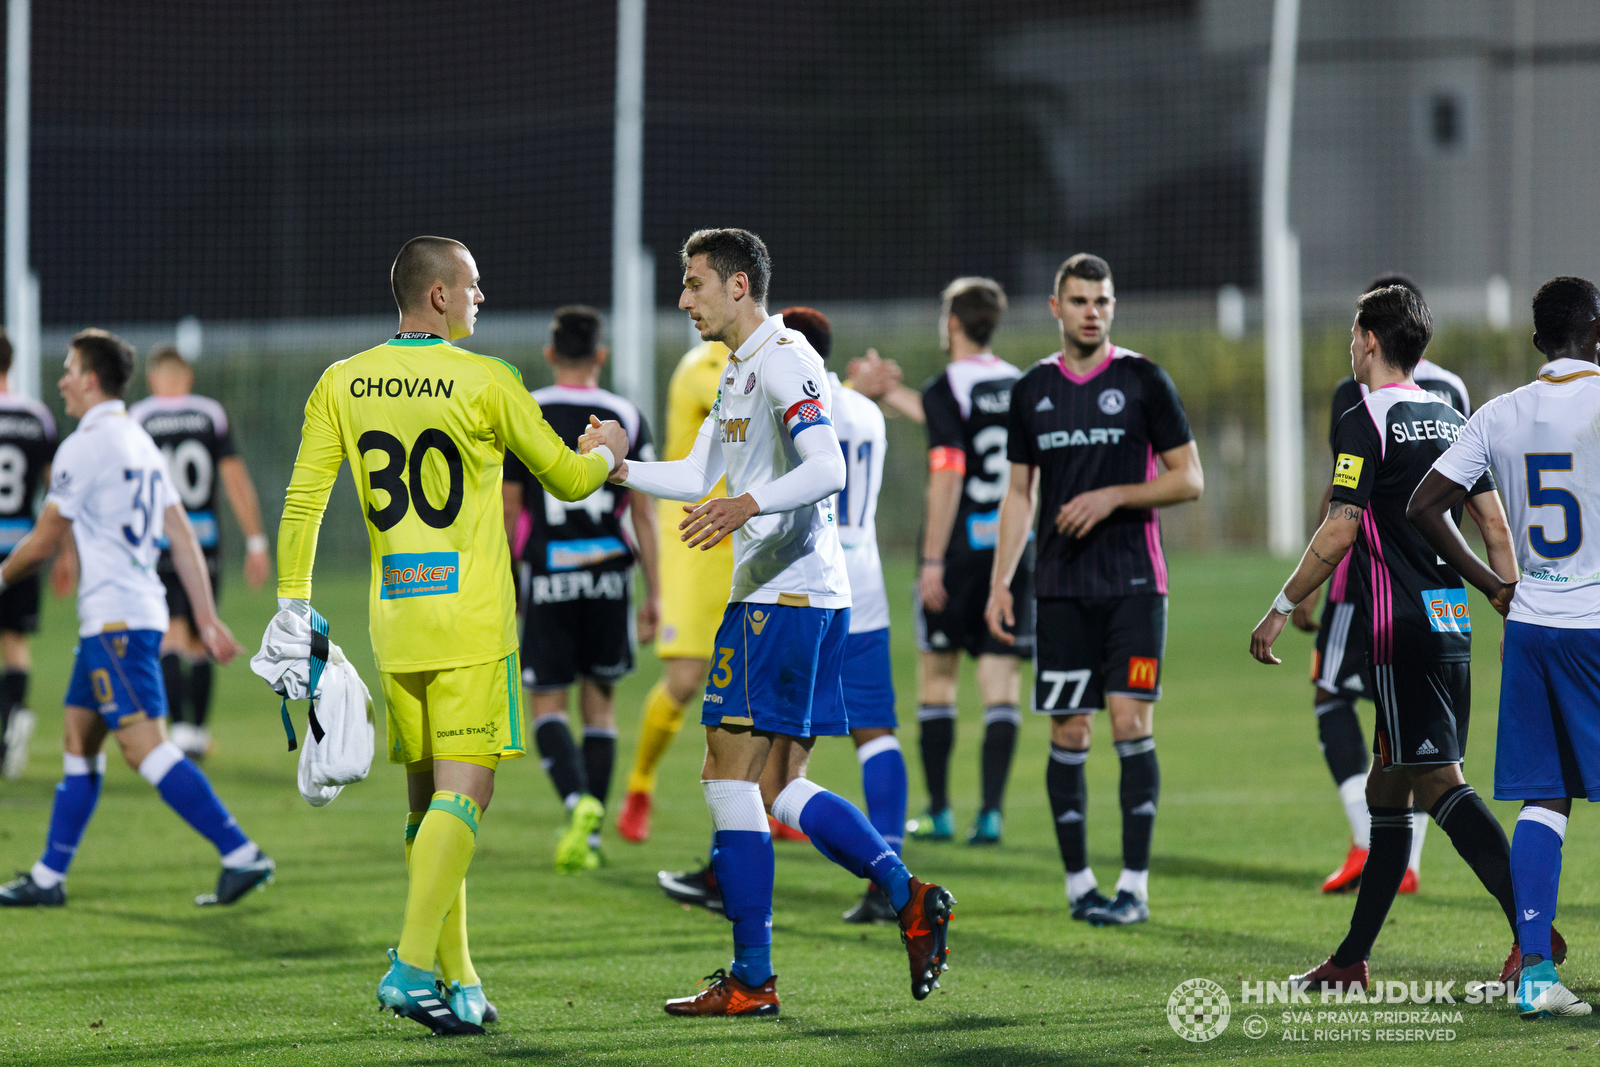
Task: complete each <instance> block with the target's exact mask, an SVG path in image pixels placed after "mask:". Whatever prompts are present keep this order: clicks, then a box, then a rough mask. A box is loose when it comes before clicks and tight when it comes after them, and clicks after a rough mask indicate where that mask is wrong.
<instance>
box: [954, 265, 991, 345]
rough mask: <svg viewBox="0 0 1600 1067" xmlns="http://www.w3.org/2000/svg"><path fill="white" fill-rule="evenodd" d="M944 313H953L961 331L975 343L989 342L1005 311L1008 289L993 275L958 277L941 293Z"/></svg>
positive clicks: (983, 343) (984, 343)
mask: <svg viewBox="0 0 1600 1067" xmlns="http://www.w3.org/2000/svg"><path fill="white" fill-rule="evenodd" d="M940 299H941V300H942V301H943V303H944V314H945V315H946V316H950V315H954V316H955V317H956V321H957V322H959V323H961V332H962V333H964V334H966V335H967V340H969V341H971V342H972V343H973V344H975V345H986V344H988V343H989V338H991V337H993V336H994V332H995V330H997V329H999V328H1000V316H1002V315H1004V314H1005V313H1006V291H1005V290H1004V289H1002V288H1000V283H999V282H997V281H995V280H994V279H993V278H957V279H956V280H955V281H953V282H951V283H950V284H949V285H947V286H945V287H944V292H943V293H941V294H940Z"/></svg>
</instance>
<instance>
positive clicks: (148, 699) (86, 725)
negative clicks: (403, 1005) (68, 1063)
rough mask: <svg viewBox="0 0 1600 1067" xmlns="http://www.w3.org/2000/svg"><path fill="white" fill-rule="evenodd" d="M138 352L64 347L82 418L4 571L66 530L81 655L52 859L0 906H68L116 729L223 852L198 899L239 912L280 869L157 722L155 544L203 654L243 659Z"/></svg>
mask: <svg viewBox="0 0 1600 1067" xmlns="http://www.w3.org/2000/svg"><path fill="white" fill-rule="evenodd" d="M132 376H133V349H132V348H131V347H129V345H128V344H127V343H126V342H125V341H123V340H122V339H121V338H119V337H117V336H116V335H114V334H110V333H107V332H106V331H104V330H84V331H82V332H80V333H79V334H77V335H76V336H75V337H73V339H72V342H71V344H70V345H69V347H68V349H67V361H66V369H65V371H64V372H63V373H62V375H61V381H60V383H59V388H60V389H61V398H62V399H63V400H64V401H65V402H66V409H67V414H68V415H71V416H73V417H74V418H77V419H80V420H81V421H80V422H79V423H78V428H77V429H76V430H75V431H73V432H72V434H70V435H69V436H68V437H67V439H66V440H65V441H63V442H61V448H60V450H59V451H58V452H57V453H56V457H55V462H54V464H53V466H52V469H51V474H50V493H49V495H48V496H47V497H46V498H45V505H44V510H43V511H42V512H41V513H40V515H39V521H38V523H37V524H36V525H35V526H34V528H33V529H32V530H30V531H29V532H28V533H27V535H26V536H24V537H23V538H22V540H21V541H20V542H18V543H17V545H16V547H15V548H13V549H12V550H11V554H10V555H9V556H8V557H7V558H6V560H5V562H4V563H3V564H0V590H3V589H7V588H9V587H10V586H12V585H13V584H14V583H17V582H21V581H23V580H24V579H25V578H27V577H28V576H29V575H30V574H33V573H34V572H35V571H37V570H38V569H39V567H40V566H41V565H42V564H43V563H44V562H45V561H46V560H48V559H50V558H51V557H52V556H53V555H54V554H55V552H56V549H57V548H58V547H59V546H60V545H61V543H62V541H63V540H64V539H65V538H66V537H67V536H68V532H69V530H70V532H71V536H72V537H73V539H74V541H75V542H76V545H77V550H78V555H79V557H80V559H81V566H82V573H81V576H80V578H79V581H78V651H77V659H76V662H75V663H74V664H73V668H72V680H71V681H70V682H69V683H68V684H67V695H66V700H65V705H66V707H65V709H64V713H63V723H62V725H63V743H64V748H65V750H66V751H65V755H64V756H63V757H62V765H63V774H62V779H61V784H60V785H58V786H56V797H55V806H54V807H53V809H52V810H51V813H50V830H49V834H48V837H47V838H46V842H45V850H44V854H43V855H42V856H40V857H39V862H37V863H35V864H34V865H33V868H32V870H30V871H28V872H27V873H25V874H22V875H20V876H19V877H18V878H17V879H16V880H15V881H12V882H9V883H7V884H6V885H5V886H3V887H0V905H3V906H7V907H39V906H46V907H48V906H59V905H62V904H65V903H66V902H67V894H66V879H67V868H68V866H69V864H71V862H72V858H73V856H74V854H75V853H76V852H77V851H78V843H79V841H81V840H82V838H83V831H84V828H85V827H87V826H88V825H89V818H90V817H91V816H92V815H93V814H94V809H95V805H96V803H97V802H98V801H99V799H100V784H101V781H102V779H103V778H104V776H105V768H106V757H105V753H104V752H102V751H101V745H102V744H104V742H105V739H106V735H107V734H108V733H109V734H113V735H114V736H115V737H116V739H117V745H118V747H119V748H121V749H122V756H123V758H124V759H126V760H127V761H128V766H130V767H133V768H134V769H135V770H137V771H138V772H139V775H140V777H142V778H143V779H144V780H145V781H147V782H149V783H150V784H151V785H153V786H155V788H156V791H157V792H159V793H160V794H161V799H162V800H164V801H166V802H167V803H168V804H169V805H171V807H172V809H173V810H174V811H176V812H177V813H178V814H179V815H181V816H182V817H183V818H184V820H185V821H187V822H188V823H189V825H190V826H192V827H194V828H195V829H196V830H197V831H199V833H200V834H201V835H202V836H204V837H205V838H206V840H208V841H210V842H211V843H212V844H213V845H215V846H216V849H217V851H218V852H219V853H221V854H222V872H221V874H219V875H218V876H217V888H216V892H215V893H214V894H208V895H206V896H202V897H199V898H197V899H196V900H195V903H197V904H232V903H233V902H234V901H236V900H238V899H239V898H240V897H241V896H243V895H244V894H245V893H246V892H248V891H249V890H251V889H254V888H255V887H256V886H258V885H262V884H263V883H265V882H268V881H270V880H271V878H272V872H273V869H274V866H273V862H272V860H271V859H270V858H268V857H267V855H266V854H265V853H263V852H262V851H261V849H260V848H258V847H257V846H256V844H255V842H253V841H251V840H250V839H249V838H248V837H246V836H245V834H244V832H243V831H242V830H240V829H239V824H238V822H237V821H235V819H234V817H233V816H232V815H231V814H229V812H228V809H227V808H225V807H223V804H222V801H220V800H218V799H217V794H216V793H215V792H213V791H212V788H211V783H210V782H209V781H207V780H206V776H205V774H203V773H202V772H201V770H200V768H199V767H197V766H195V764H194V763H193V762H192V761H191V760H190V759H189V758H188V757H187V756H185V755H184V754H183V751H182V750H181V749H179V748H178V746H177V745H174V744H173V743H172V742H171V741H169V740H167V736H166V730H165V729H164V728H163V725H164V724H163V722H162V720H163V719H165V718H166V714H167V694H166V689H165V688H164V687H163V685H162V683H161V666H160V655H159V653H160V648H161V633H162V631H163V630H165V629H166V628H167V601H166V593H165V591H164V590H163V589H162V586H161V579H160V578H158V577H157V576H156V571H155V567H156V557H157V556H158V555H159V554H160V549H159V548H158V547H157V541H158V540H160V539H162V538H163V537H164V538H165V539H166V540H167V541H168V542H169V543H170V544H171V547H172V560H173V566H174V567H175V568H176V569H177V572H178V576H179V578H180V579H181V580H182V582H183V584H184V589H185V591H186V592H187V593H188V594H189V601H190V603H191V604H192V605H193V606H194V609H195V627H196V632H197V633H198V634H199V637H200V640H201V641H203V642H205V646H206V649H207V650H208V651H209V652H210V653H211V654H212V655H213V656H215V657H216V658H217V659H218V660H220V661H222V662H223V663H227V662H228V661H229V660H231V659H233V657H234V656H236V655H237V654H239V653H240V652H242V651H243V649H242V648H240V647H239V643H238V642H237V641H235V640H234V639H233V634H232V633H230V632H229V631H228V627H227V625H226V624H224V623H223V622H222V620H221V619H219V618H217V606H216V601H215V600H213V599H212V596H211V584H210V579H209V577H208V576H207V574H206V564H205V557H204V556H203V555H202V553H201V551H200V544H199V541H198V540H197V539H196V537H195V534H194V529H193V528H192V527H191V526H190V525H189V520H188V518H187V516H186V515H185V514H184V510H183V505H182V504H181V503H180V502H179V501H178V499H177V495H176V494H175V493H174V492H173V490H172V487H171V486H170V485H168V484H167V464H166V461H165V460H164V459H163V458H162V456H161V452H160V451H159V450H158V449H157V448H156V446H155V443H154V442H153V441H151V440H150V435H149V434H147V433H145V432H144V430H142V429H140V428H139V424H138V423H136V422H134V421H133V420H132V419H130V418H128V414H127V409H126V408H125V407H124V406H123V403H122V394H123V391H124V390H125V389H126V388H127V386H128V379H129V378H131V377H132Z"/></svg>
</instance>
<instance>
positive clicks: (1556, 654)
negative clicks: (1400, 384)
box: [1362, 277, 1600, 1018]
mask: <svg viewBox="0 0 1600 1067" xmlns="http://www.w3.org/2000/svg"><path fill="white" fill-rule="evenodd" d="M1533 331H1534V332H1533V343H1534V347H1536V348H1538V350H1539V351H1540V352H1541V353H1542V354H1543V355H1544V357H1545V359H1546V360H1548V362H1547V363H1545V364H1544V366H1542V367H1540V368H1539V374H1538V377H1536V378H1535V379H1534V380H1533V381H1532V382H1530V383H1529V384H1527V385H1524V386H1523V387H1522V388H1520V389H1517V390H1515V391H1513V392H1510V393H1506V394H1504V395H1502V396H1499V397H1497V398H1495V399H1494V400H1491V401H1490V402H1489V403H1487V404H1485V405H1484V406H1483V407H1482V408H1481V409H1479V411H1478V413H1477V414H1476V415H1474V416H1473V417H1472V418H1471V419H1470V420H1469V421H1468V422H1467V424H1466V426H1465V428H1464V429H1462V430H1461V431H1460V434H1459V437H1458V438H1457V439H1456V440H1455V442H1454V443H1453V444H1452V445H1451V446H1450V448H1449V450H1448V451H1446V452H1445V453H1444V455H1443V456H1441V457H1439V459H1438V460H1437V461H1436V462H1435V463H1434V464H1433V469H1432V470H1431V471H1429V472H1428V473H1427V475H1426V477H1424V478H1423V479H1422V484H1421V485H1419V486H1418V487H1417V490H1416V492H1415V493H1414V494H1413V495H1412V497H1411V504H1410V509H1409V513H1410V516H1411V521H1412V522H1413V523H1414V524H1415V526H1416V528H1417V530H1418V531H1420V533H1421V534H1422V536H1423V537H1425V538H1426V539H1427V544H1428V547H1429V550H1430V551H1432V552H1436V553H1438V554H1439V556H1440V557H1442V558H1443V559H1444V560H1445V562H1446V563H1448V564H1449V565H1450V567H1451V568H1453V569H1454V571H1455V572H1456V573H1459V574H1460V575H1461V577H1462V578H1465V579H1466V580H1467V581H1469V582H1471V583H1472V584H1473V585H1474V586H1476V587H1477V588H1478V589H1480V590H1482V592H1483V594H1484V595H1485V596H1487V597H1489V602H1490V604H1491V605H1493V606H1494V609H1495V610H1496V611H1498V612H1500V614H1502V615H1504V616H1505V617H1506V622H1505V639H1504V645H1503V651H1504V657H1503V667H1502V670H1501V675H1500V728H1499V729H1500V732H1499V736H1498V738H1497V739H1496V751H1495V768H1494V795H1495V799H1496V800H1520V801H1522V802H1523V808H1522V811H1521V813H1520V814H1519V815H1518V816H1517V826H1516V832H1515V833H1514V835H1513V836H1512V840H1511V881H1512V883H1513V885H1514V887H1515V895H1516V908H1517V910H1516V913H1515V915H1516V922H1515V928H1516V935H1517V942H1518V944H1517V945H1516V946H1513V949H1512V951H1513V955H1514V956H1515V955H1516V954H1517V953H1518V952H1519V951H1520V953H1521V955H1520V958H1519V959H1517V961H1516V962H1517V963H1519V964H1520V968H1521V982H1520V983H1519V985H1518V988H1517V1007H1518V1010H1519V1011H1520V1013H1521V1014H1522V1016H1523V1017H1524V1018H1538V1017H1541V1016H1544V1015H1587V1014H1589V1012H1590V1006H1589V1005H1588V1004H1586V1003H1584V1002H1583V1001H1581V1000H1579V999H1578V998H1577V997H1576V996H1574V995H1573V994H1572V993H1571V992H1570V991H1569V990H1568V989H1567V988H1566V987H1565V986H1564V985H1562V984H1561V979H1560V977H1559V976H1558V975H1557V973H1556V968H1555V965H1556V964H1557V963H1560V962H1561V960H1562V956H1563V955H1564V949H1565V946H1564V945H1563V944H1562V943H1561V941H1560V938H1559V937H1558V936H1556V935H1555V932H1554V931H1553V930H1552V929H1551V926H1550V921H1551V920H1552V919H1554V918H1555V914H1556V899H1557V891H1558V889H1559V887H1560V884H1561V846H1562V843H1563V841H1564V840H1565V838H1566V832H1567V817H1568V816H1569V815H1570V814H1571V811H1572V799H1571V798H1573V797H1586V798H1588V799H1589V800H1596V799H1600V736H1597V734H1596V728H1597V727H1596V724H1597V723H1600V705H1597V702H1596V696H1595V678H1596V677H1597V676H1600V539H1596V538H1594V537H1592V536H1591V537H1588V538H1586V537H1585V536H1584V533H1585V530H1584V514H1583V505H1584V503H1585V502H1586V501H1592V500H1593V489H1592V486H1593V484H1594V483H1593V482H1592V481H1591V480H1590V477H1591V476H1590V473H1589V472H1591V471H1594V470H1595V469H1597V468H1600V439H1596V437H1595V434H1594V427H1595V426H1596V425H1597V424H1600V368H1597V367H1596V366H1595V364H1596V363H1597V362H1600V290H1596V288H1595V286H1594V284H1593V283H1592V282H1590V281H1588V280H1587V279H1584V278H1573V277H1561V278H1554V279H1552V280H1550V281H1548V282H1546V283H1545V284H1544V285H1543V286H1541V287H1540V289H1539V292H1538V293H1537V294H1536V295H1535V296H1534V298H1533ZM1490 470H1493V472H1494V478H1495V480H1496V481H1498V482H1499V484H1500V486H1501V487H1502V489H1503V490H1504V491H1505V496H1506V500H1507V501H1508V503H1509V506H1510V508H1511V531H1512V538H1513V545H1514V551H1515V554H1516V563H1510V562H1506V561H1505V560H1503V559H1500V558H1497V556H1496V554H1495V552H1494V548H1495V547H1496V546H1493V545H1489V544H1488V542H1487V541H1486V542H1485V544H1486V547H1489V548H1490V554H1489V565H1488V566H1487V567H1486V566H1484V564H1483V563H1482V562H1481V561H1480V560H1479V559H1478V558H1477V556H1476V555H1475V554H1474V553H1473V551H1472V549H1470V548H1469V547H1467V544H1466V542H1464V541H1463V540H1462V539H1461V534H1460V532H1459V531H1458V530H1457V529H1456V528H1455V526H1454V525H1453V524H1451V522H1450V520H1449V518H1448V517H1447V514H1448V513H1449V512H1451V511H1452V510H1453V509H1455V508H1456V507H1457V505H1458V504H1459V503H1460V502H1461V500H1462V499H1463V497H1465V498H1466V499H1467V502H1468V505H1469V506H1470V505H1471V502H1472V499H1473V498H1472V496H1471V495H1470V494H1471V493H1472V492H1475V491H1476V487H1477V486H1478V485H1480V484H1481V482H1483V481H1485V480H1486V479H1487V474H1486V472H1487V471H1490ZM1469 486H1471V487H1473V488H1472V489H1470V490H1469V489H1468V488H1467V487H1469ZM1517 563H1520V564H1521V566H1522V568H1523V569H1522V580H1521V581H1518V580H1517V566H1516V564H1517ZM1365 890H1366V882H1365V881H1363V882H1362V891H1363V892H1365ZM1508 962H1510V961H1508Z"/></svg>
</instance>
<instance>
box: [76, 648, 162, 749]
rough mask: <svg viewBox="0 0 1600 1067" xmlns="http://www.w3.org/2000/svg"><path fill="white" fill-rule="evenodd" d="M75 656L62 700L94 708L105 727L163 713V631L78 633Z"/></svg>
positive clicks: (114, 728) (111, 727)
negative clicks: (87, 635) (83, 634)
mask: <svg viewBox="0 0 1600 1067" xmlns="http://www.w3.org/2000/svg"><path fill="white" fill-rule="evenodd" d="M75 657H76V658H75V661H74V662H73V665H72V680H71V681H70V682H68V683H67V696H66V700H65V701H63V703H65V704H67V705H68V706H69V707H74V708H92V709H93V710H95V711H98V712H99V713H100V717H101V718H102V719H104V720H105V723H106V729H108V730H119V729H121V728H122V727H124V726H131V725H133V724H134V723H136V722H138V721H140V720H141V719H161V718H165V717H166V714H167V687H166V684H165V683H164V682H163V681H162V680H161V631H159V630H113V631H111V632H109V633H101V634H95V635H94V636H92V637H80V638H78V649H77V652H76V653H75Z"/></svg>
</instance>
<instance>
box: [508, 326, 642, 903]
mask: <svg viewBox="0 0 1600 1067" xmlns="http://www.w3.org/2000/svg"><path fill="white" fill-rule="evenodd" d="M607 355H608V353H607V351H606V348H605V346H603V345H601V344H600V313H599V312H598V311H596V310H594V309H593V308H590V307H581V306H576V305H574V306H572V307H564V308H561V309H560V310H558V311H557V312H556V314H555V318H554V320H552V321H551V323H550V343H549V344H548V345H546V346H545V349H544V358H545V359H546V361H548V362H549V364H550V365H551V367H553V368H554V369H555V376H556V383H555V384H554V385H552V386H549V387H548V388H545V389H539V390H537V391H535V392H534V394H533V399H534V400H536V401H538V402H539V408H540V410H541V411H543V412H544V417H545V419H546V420H547V421H548V422H549V423H550V425H551V427H553V428H554V429H555V431H556V433H558V434H560V435H561V439H562V440H563V441H565V442H566V443H567V445H568V446H569V447H577V444H578V438H579V437H580V436H582V434H583V431H584V429H585V428H586V427H587V426H588V421H589V416H590V415H595V416H596V417H598V418H600V419H601V420H610V421H614V422H620V423H621V424H622V426H623V428H624V429H625V430H626V431H627V435H628V458H630V459H644V460H649V459H654V458H655V448H654V447H653V445H652V444H651V441H650V427H649V424H648V423H646V421H645V419H644V416H643V415H641V414H640V413H639V409H638V408H637V407H635V406H634V405H633V403H632V402H631V401H628V400H624V399H623V398H622V397H620V396H618V395H617V394H615V393H612V392H608V391H606V390H604V389H601V388H600V368H601V367H603V366H605V362H606V356H607ZM504 493H505V515H506V524H507V531H506V532H507V535H508V536H509V537H510V538H511V550H512V555H513V557H514V558H516V559H517V560H519V561H520V563H521V567H520V578H521V581H522V584H523V587H524V589H525V594H524V597H523V602H524V604H525V605H526V606H525V608H524V610H523V618H524V621H523V632H522V684H523V685H524V686H526V687H527V689H528V692H529V694H530V696H531V700H530V703H531V704H532V707H533V715H534V721H533V740H534V744H536V745H537V746H538V748H539V759H540V762H541V763H543V764H544V769H545V771H546V772H547V773H548V774H549V775H550V781H551V783H552V784H553V785H554V786H555V788H556V795H557V796H559V797H560V798H561V802H562V803H563V804H564V805H566V808H567V811H568V813H569V815H570V819H569V824H568V826H567V832H566V833H565V834H563V835H562V837H561V841H560V843H559V844H558V845H557V846H556V854H555V864H556V870H558V871H563V872H566V873H569V874H570V873H572V872H575V871H581V870H585V869H588V868H593V867H598V866H599V865H600V852H599V845H600V823H601V820H602V819H603V817H604V816H605V803H606V795H607V793H608V792H609V791H610V788H611V765H612V763H613V762H614V761H615V760H616V754H617V717H616V705H615V698H614V696H613V693H614V688H615V686H616V684H617V682H618V681H619V680H621V679H622V678H623V677H624V676H625V675H627V674H628V673H629V672H631V671H632V670H633V627H632V625H631V624H630V621H629V618H628V613H629V606H630V603H631V601H632V588H633V563H634V560H635V559H636V558H637V560H638V561H639V564H640V565H641V567H642V568H643V570H644V581H645V589H646V593H645V599H644V601H643V602H642V603H640V605H639V617H638V624H639V639H640V640H641V641H649V640H651V639H652V638H654V637H655V626H656V605H657V603H658V599H659V595H660V594H659V589H658V585H657V581H656V525H655V523H656V517H655V510H654V508H655V502H654V501H653V500H651V499H650V498H649V497H647V496H645V495H644V494H643V493H637V492H629V493H613V492H612V490H611V489H610V488H609V487H604V488H601V489H597V490H595V492H593V493H592V494H590V495H589V496H588V497H586V498H584V499H583V500H582V501H580V502H578V503H567V502H566V501H563V500H560V499H558V498H557V497H556V496H555V495H554V494H552V493H550V492H548V491H547V490H546V489H545V488H544V486H542V485H540V484H539V480H538V479H537V478H535V477H534V476H533V475H532V474H531V473H529V471H528V468H527V466H526V465H525V464H524V463H523V462H522V461H521V460H519V459H518V458H517V456H516V454H515V453H514V452H508V453H507V454H506V477H505V486H504ZM630 510H631V514H632V516H633V526H634V534H635V536H636V538H637V543H636V544H633V545H630V544H629V542H628V536H627V534H626V533H625V532H624V531H623V528H622V517H623V516H624V515H626V514H629V513H630ZM580 679H581V680H582V684H581V685H580V687H579V692H578V708H579V711H580V713H581V714H582V716H583V754H582V756H581V757H580V756H579V753H578V748H577V746H576V745H574V744H573V743H572V734H571V733H569V732H568V729H567V716H568V701H569V699H570V697H569V694H570V692H571V689H572V687H573V685H574V684H575V683H578V682H579V680H580Z"/></svg>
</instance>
